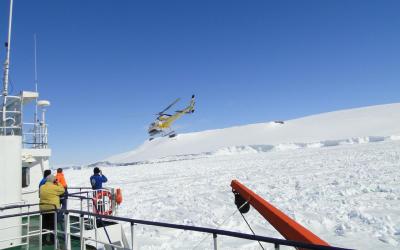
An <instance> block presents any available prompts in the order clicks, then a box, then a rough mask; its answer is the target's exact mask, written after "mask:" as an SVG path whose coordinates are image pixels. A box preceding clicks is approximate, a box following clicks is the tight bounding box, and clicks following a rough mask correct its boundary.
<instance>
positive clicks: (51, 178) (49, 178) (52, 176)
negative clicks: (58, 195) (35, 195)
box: [46, 175, 56, 182]
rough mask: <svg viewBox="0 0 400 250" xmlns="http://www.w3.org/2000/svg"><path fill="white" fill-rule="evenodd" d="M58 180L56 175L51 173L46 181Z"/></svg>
mask: <svg viewBox="0 0 400 250" xmlns="http://www.w3.org/2000/svg"><path fill="white" fill-rule="evenodd" d="M55 180H56V177H54V175H49V176H47V178H46V182H54V181H55Z"/></svg>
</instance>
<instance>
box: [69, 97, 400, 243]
mask: <svg viewBox="0 0 400 250" xmlns="http://www.w3.org/2000/svg"><path fill="white" fill-rule="evenodd" d="M399 124H400V104H398V103H395V104H386V105H378V106H371V107H365V108H357V109H349V110H342V111H335V112H329V113H324V114H318V115H312V116H308V117H303V118H299V119H294V120H289V121H285V123H284V124H280V123H275V122H267V123H259V124H250V125H244V126H237V127H231V128H225V129H216V130H208V131H201V132H195V133H188V134H180V135H178V136H177V137H176V138H172V139H169V138H158V139H155V140H153V141H150V142H149V141H146V142H144V143H143V144H142V145H141V146H139V147H138V148H137V149H135V150H133V151H130V152H126V153H122V154H118V155H115V156H111V157H109V158H108V159H106V161H107V162H108V163H107V164H105V165H108V164H109V163H112V164H114V166H108V167H102V169H103V173H104V174H105V175H106V176H107V177H108V178H109V183H108V185H109V186H111V187H121V188H122V189H123V196H124V202H123V204H122V206H121V207H120V210H119V215H121V216H126V217H131V218H136V219H143V220H150V221H159V222H168V223H177V224H185V225H195V226H202V227H211V228H221V229H227V230H232V231H239V232H243V233H251V231H250V230H249V228H248V227H247V225H246V223H245V222H244V220H243V218H242V217H241V215H240V214H239V213H235V211H237V209H236V206H235V205H234V197H233V194H232V192H231V188H230V183H231V181H232V180H233V179H238V180H239V181H241V182H242V183H243V184H245V185H246V186H248V187H249V188H250V189H252V190H253V191H254V192H256V193H257V194H259V195H260V196H262V197H263V198H264V199H266V200H267V201H269V202H270V203H272V204H273V205H275V206H276V207H278V208H279V209H281V210H282V211H283V212H285V213H286V214H287V215H289V216H290V217H292V218H294V219H295V220H296V221H298V222H299V223H300V224H302V225H303V226H305V227H306V228H308V229H310V230H311V231H312V232H314V233H315V234H316V235H318V236H319V237H321V238H322V239H324V240H325V241H327V242H329V243H330V244H331V245H333V246H341V247H347V248H356V249H400V209H399V208H400V126H399ZM118 164H119V165H121V164H122V165H125V166H116V165H118ZM65 174H66V177H67V180H69V182H70V186H89V176H90V175H91V174H92V169H89V168H88V169H82V170H66V171H65ZM245 216H246V218H247V219H248V221H249V223H250V225H251V226H252V228H253V229H254V231H255V233H256V234H258V235H264V236H271V237H279V238H281V236H280V235H279V233H278V232H276V231H275V229H274V228H273V227H272V226H271V225H269V223H268V222H267V221H266V220H265V219H264V218H263V217H261V215H259V214H258V212H257V211H255V210H254V209H251V210H250V212H249V213H248V214H245ZM127 231H128V232H129V230H127ZM135 239H136V243H135V244H136V249H212V236H208V237H207V236H206V235H204V234H201V233H193V232H184V231H179V230H171V229H163V228H155V227H149V226H145V227H143V226H137V227H136V233H135ZM218 246H219V249H260V246H259V245H258V243H257V242H251V241H245V240H238V239H234V238H227V237H218ZM265 247H266V248H269V249H273V246H272V245H265Z"/></svg>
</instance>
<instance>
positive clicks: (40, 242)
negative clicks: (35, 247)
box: [39, 213, 43, 250]
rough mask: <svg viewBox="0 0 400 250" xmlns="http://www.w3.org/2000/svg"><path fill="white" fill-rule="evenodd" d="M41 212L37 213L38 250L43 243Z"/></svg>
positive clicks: (40, 249)
mask: <svg viewBox="0 0 400 250" xmlns="http://www.w3.org/2000/svg"><path fill="white" fill-rule="evenodd" d="M42 220H43V218H42V213H40V214H39V250H42V245H43V242H42V241H43V239H42V238H43V227H42V224H43V222H42Z"/></svg>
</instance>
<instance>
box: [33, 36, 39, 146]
mask: <svg viewBox="0 0 400 250" xmlns="http://www.w3.org/2000/svg"><path fill="white" fill-rule="evenodd" d="M33 41H34V47H35V48H34V52H35V53H34V54H35V55H34V56H35V92H36V93H38V76H37V41H36V33H34V34H33ZM33 119H34V121H33V130H34V132H33V133H34V134H33V143H34V145H36V143H37V139H38V138H37V132H38V131H37V130H38V127H37V122H38V98H37V97H36V99H35V114H34V116H33Z"/></svg>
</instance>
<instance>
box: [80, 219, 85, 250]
mask: <svg viewBox="0 0 400 250" xmlns="http://www.w3.org/2000/svg"><path fill="white" fill-rule="evenodd" d="M79 224H80V239H81V250H85V239H84V238H83V237H84V234H83V233H84V230H85V224H84V217H83V214H81V215H80V216H79Z"/></svg>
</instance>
